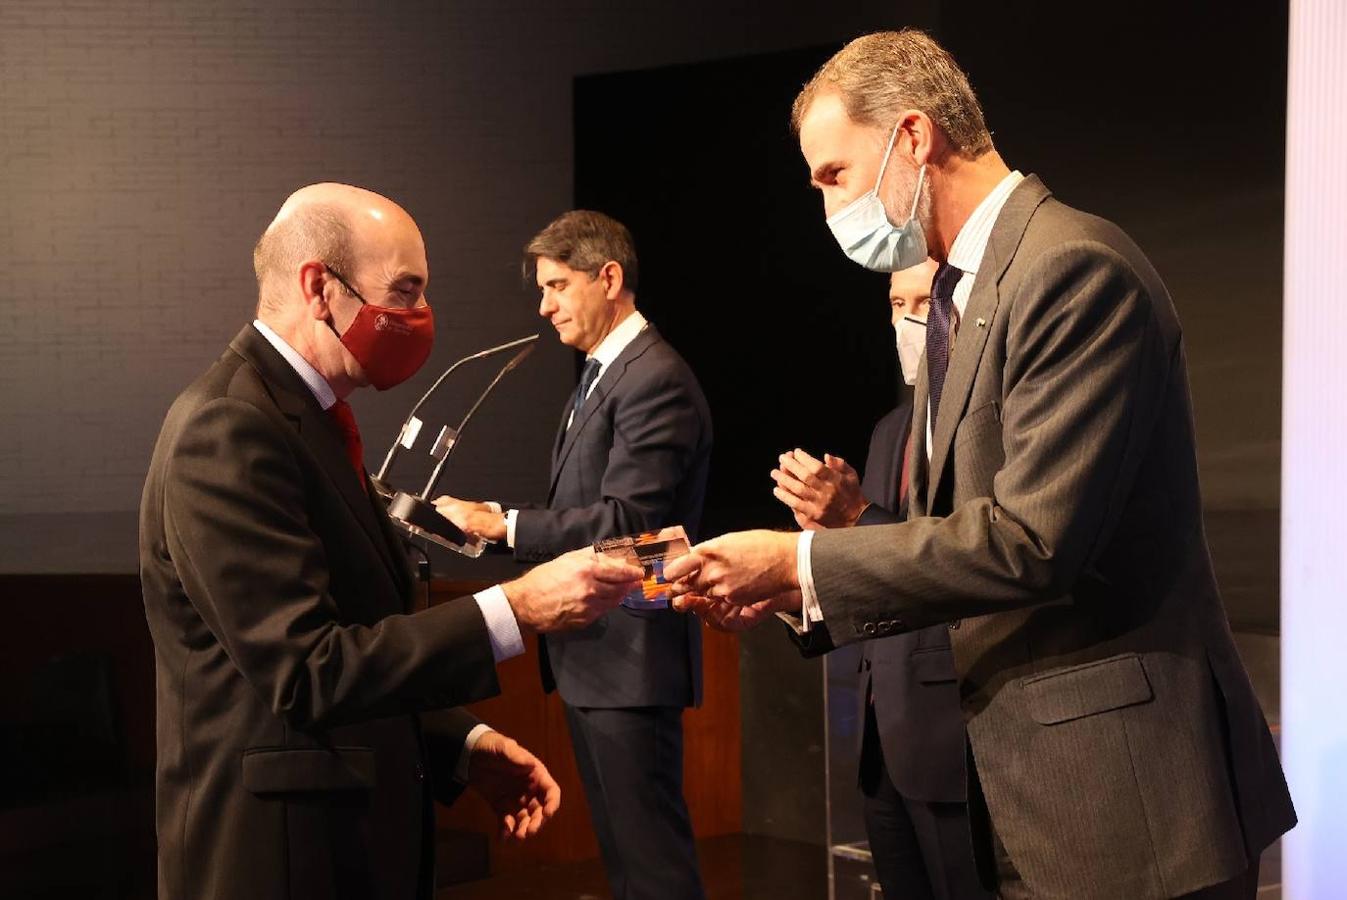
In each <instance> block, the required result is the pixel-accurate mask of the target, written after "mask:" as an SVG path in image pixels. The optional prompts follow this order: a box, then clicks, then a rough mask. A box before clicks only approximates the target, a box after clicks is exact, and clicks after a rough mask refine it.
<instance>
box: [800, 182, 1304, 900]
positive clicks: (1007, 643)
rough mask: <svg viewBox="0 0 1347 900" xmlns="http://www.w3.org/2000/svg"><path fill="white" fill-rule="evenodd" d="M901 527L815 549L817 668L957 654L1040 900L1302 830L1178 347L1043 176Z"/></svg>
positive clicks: (834, 535)
mask: <svg viewBox="0 0 1347 900" xmlns="http://www.w3.org/2000/svg"><path fill="white" fill-rule="evenodd" d="M927 396H928V393H927V385H926V378H925V371H924V369H923V373H922V377H921V379H920V380H919V382H918V384H917V394H916V409H917V416H916V420H915V421H914V423H913V427H914V428H915V429H916V433H917V434H918V435H919V436H922V438H921V439H919V440H917V441H915V442H914V444H915V446H914V448H913V453H914V457H913V464H912V482H913V483H912V490H911V509H910V511H909V518H908V521H906V522H903V523H900V524H894V525H881V526H876V527H873V528H855V529H846V530H841V531H835V532H834V531H826V532H820V533H819V534H818V536H817V537H816V539H815V540H814V544H813V573H814V578H815V582H816V587H817V590H818V596H819V602H820V605H821V607H822V609H823V614H824V621H825V623H826V626H827V627H826V629H825V630H824V631H823V632H822V633H818V634H815V633H812V632H811V634H810V636H809V640H810V642H811V644H812V646H813V649H814V650H823V649H826V648H827V647H828V646H829V645H831V644H842V643H848V642H851V641H858V640H866V639H869V638H872V637H881V636H884V635H888V634H896V633H899V632H903V631H909V630H912V629H916V628H921V627H923V626H927V625H931V624H933V623H937V622H955V621H958V620H962V621H961V622H960V623H959V624H958V627H957V628H954V629H953V630H952V631H951V634H950V637H951V644H952V645H953V649H954V657H955V665H956V669H957V674H958V677H959V683H960V694H961V702H962V705H963V710H964V718H965V720H966V722H967V727H968V736H969V740H970V742H971V745H972V750H973V755H974V758H975V759H976V763H977V774H978V777H979V780H980V784H981V788H982V790H983V792H984V793H985V796H986V800H987V805H988V808H989V810H990V813H991V817H992V819H993V821H994V823H995V827H996V829H997V831H998V833H999V834H1000V837H1001V838H1002V840H1003V841H1004V843H1005V845H1006V847H1007V849H1008V850H1009V853H1010V856H1011V858H1012V859H1013V860H1014V862H1015V863H1016V864H1017V866H1018V867H1019V869H1020V871H1021V873H1022V874H1023V876H1024V879H1025V881H1026V882H1027V884H1028V887H1029V889H1030V890H1031V891H1032V892H1033V894H1034V896H1035V897H1043V898H1049V897H1061V898H1079V897H1090V898H1118V900H1141V898H1161V897H1173V896H1177V895H1179V894H1183V893H1186V892H1189V891H1194V890H1197V889H1198V888H1201V887H1203V886H1205V885H1210V884H1213V883H1216V882H1219V881H1223V880H1225V879H1228V878H1231V877H1232V876H1234V875H1236V874H1237V873H1239V872H1241V871H1243V870H1244V869H1245V867H1246V866H1247V865H1248V863H1249V862H1250V861H1251V860H1253V859H1255V858H1256V857H1257V854H1258V853H1259V851H1260V850H1262V849H1263V848H1264V847H1266V846H1267V845H1268V844H1269V843H1271V842H1272V841H1273V840H1274V839H1275V838H1276V837H1277V835H1279V834H1281V833H1282V832H1284V831H1286V830H1287V829H1288V828H1290V827H1291V826H1292V825H1293V824H1294V822H1295V813H1294V811H1293V810H1292V807H1291V801H1290V798H1289V796H1288V794H1287V789H1286V782H1285V779H1284V778H1283V775H1282V771H1281V766H1280V763H1279V761H1278V759H1277V754H1276V750H1275V748H1274V746H1273V742H1272V738H1271V735H1270V734H1269V731H1268V727H1267V724H1266V722H1265V721H1264V719H1263V715H1262V712H1261V710H1260V709H1259V706H1258V703H1257V700H1256V699H1255V697H1254V694H1253V690H1252V688H1251V686H1250V683H1249V678H1248V675H1247V674H1246V673H1245V671H1244V668H1243V666H1242V665H1241V663H1240V660H1239V657H1238V656H1237V654H1236V651H1235V646H1234V642H1233V640H1232V637H1231V633H1230V628H1229V624H1228V622H1227V620H1226V617H1225V613H1224V610H1223V608H1222V605H1221V599H1220V595H1219V593H1218V591H1217V588H1216V580H1215V577H1214V575H1213V573H1212V567H1211V560H1210V556H1209V554H1208V550H1207V543H1206V537H1205V534H1204V532H1203V526H1202V507H1201V498H1200V496H1199V492H1198V477H1197V462H1196V453H1195V450H1194V443H1193V418H1192V409H1191V404H1190V400H1189V392H1188V380H1187V371H1186V365H1185V362H1184V352H1183V341H1182V333H1181V331H1180V328H1179V322H1178V318H1177V316H1176V315H1175V312H1174V307H1173V304H1172V303H1171V301H1170V298H1169V294H1168V292H1167V291H1166V290H1165V287H1164V285H1163V284H1162V283H1161V281H1160V277H1159V276H1158V275H1157V274H1156V272H1155V270H1154V269H1153V268H1152V267H1151V265H1150V263H1149V262H1148V261H1147V260H1146V258H1145V256H1144V255H1143V254H1142V253H1141V251H1140V250H1139V249H1138V248H1137V247H1136V245H1135V244H1133V243H1132V241H1131V240H1130V239H1129V238H1128V237H1127V236H1126V235H1125V234H1123V233H1122V232H1121V231H1120V230H1119V229H1118V228H1117V227H1115V226H1114V225H1112V224H1110V223H1108V222H1105V221H1103V220H1101V219H1098V218H1095V217H1093V216H1089V215H1086V214H1084V213H1081V212H1078V211H1076V210H1073V209H1070V208H1069V207H1067V206H1064V205H1062V204H1061V203H1058V202H1057V201H1055V200H1054V199H1052V197H1051V195H1050V194H1049V192H1048V190H1047V188H1045V187H1044V186H1043V184H1042V182H1040V181H1039V180H1038V179H1037V178H1034V177H1030V178H1028V179H1026V180H1025V181H1024V182H1022V183H1021V184H1020V185H1019V186H1018V187H1017V188H1016V189H1015V191H1014V192H1013V193H1012V194H1011V196H1010V198H1009V200H1008V201H1007V203H1006V205H1005V207H1004V208H1003V210H1002V212H1001V214H1000V216H999V218H998V219H997V221H996V225H995V227H994V229H993V231H992V234H991V238H990V240H989V242H988V245H987V250H986V254H985V255H984V257H983V259H982V262H981V265H980V268H979V269H978V273H977V279H976V281H975V283H974V287H973V292H972V295H971V297H970V298H969V302H968V306H967V309H966V310H965V312H964V315H963V317H962V325H961V327H960V332H959V336H958V341H957V344H956V346H955V347H954V352H953V354H952V356H951V360H950V368H949V372H948V375H947V378H946V381H945V388H944V394H943V397H942V400H941V409H940V415H939V417H938V419H937V422H936V426H935V429H934V434H933V441H932V456H931V461H930V464H929V465H928V464H927V448H926V446H925V441H924V435H925V433H926V410H927V406H928V404H927Z"/></svg>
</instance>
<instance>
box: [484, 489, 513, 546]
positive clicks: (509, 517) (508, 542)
mask: <svg viewBox="0 0 1347 900" xmlns="http://www.w3.org/2000/svg"><path fill="white" fill-rule="evenodd" d="M483 502H484V503H485V504H486V505H487V506H488V507H490V508H491V511H492V512H494V513H502V514H504V516H505V546H507V547H509V548H510V549H511V550H513V549H514V522H515V519H516V518H517V517H518V515H519V510H517V509H510V510H507V509H504V508H502V507H501V505H500V504H499V503H497V502H496V501H495V500H484V501H483Z"/></svg>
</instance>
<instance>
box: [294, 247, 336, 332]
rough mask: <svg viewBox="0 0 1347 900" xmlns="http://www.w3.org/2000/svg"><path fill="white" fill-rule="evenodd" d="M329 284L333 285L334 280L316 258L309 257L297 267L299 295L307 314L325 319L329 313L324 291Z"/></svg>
mask: <svg viewBox="0 0 1347 900" xmlns="http://www.w3.org/2000/svg"><path fill="white" fill-rule="evenodd" d="M329 284H333V285H335V284H336V281H335V279H333V278H330V277H329V276H328V274H327V266H325V265H323V264H322V263H321V262H319V261H318V260H316V259H311V260H309V261H307V262H305V263H304V264H303V265H302V266H300V267H299V291H300V295H301V296H302V297H303V298H304V305H305V306H306V307H307V308H308V310H309V315H311V316H313V318H315V319H326V318H327V317H328V315H329V312H328V308H327V293H326V292H327V286H328V285H329Z"/></svg>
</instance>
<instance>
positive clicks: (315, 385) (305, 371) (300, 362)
mask: <svg viewBox="0 0 1347 900" xmlns="http://www.w3.org/2000/svg"><path fill="white" fill-rule="evenodd" d="M253 327H254V328H256V329H257V330H258V332H259V333H260V334H261V335H262V337H264V338H266V339H267V343H269V344H271V346H273V347H275V348H276V352H277V353H279V354H280V355H281V356H282V357H283V358H284V359H285V361H286V362H288V363H289V364H290V368H292V369H294V370H295V374H296V375H298V376H299V377H300V378H302V379H304V383H305V384H306V385H308V386H309V390H311V391H313V398H314V399H315V400H317V401H318V405H319V406H321V407H322V408H323V409H324V410H327V409H331V408H332V404H334V403H336V402H337V395H336V394H334V393H332V385H330V384H328V383H327V379H326V378H324V377H323V376H322V375H320V374H318V370H317V369H315V368H314V367H313V366H311V365H310V364H309V361H308V360H307V359H305V358H304V357H302V356H300V355H299V351H298V350H296V349H295V348H294V347H291V346H290V345H289V344H287V343H286V342H285V338H283V337H281V336H280V335H279V334H277V333H276V332H274V331H272V330H271V326H270V325H268V324H267V323H266V322H263V321H262V320H261V319H253Z"/></svg>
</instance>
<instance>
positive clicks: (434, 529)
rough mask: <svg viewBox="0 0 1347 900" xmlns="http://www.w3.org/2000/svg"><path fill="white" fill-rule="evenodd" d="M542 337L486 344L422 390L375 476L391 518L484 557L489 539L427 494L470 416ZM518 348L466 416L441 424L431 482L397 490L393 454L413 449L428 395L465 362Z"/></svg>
mask: <svg viewBox="0 0 1347 900" xmlns="http://www.w3.org/2000/svg"><path fill="white" fill-rule="evenodd" d="M537 340H538V335H536V334H532V335H529V336H528V337H523V338H519V339H518V340H514V341H510V342H508V343H505V344H500V345H498V346H495V347H489V348H488V349H486V350H480V351H478V352H477V353H473V354H470V355H468V356H465V357H463V358H462V359H460V360H459V361H458V362H456V363H454V364H453V365H452V366H450V367H449V368H447V369H445V370H444V372H443V373H442V374H441V375H440V377H439V378H437V379H435V383H434V384H432V385H431V386H430V389H429V390H427V391H426V392H425V393H424V394H422V395H421V399H420V400H418V401H416V405H415V406H413V407H412V409H411V412H409V413H408V414H407V418H406V419H404V420H403V422H402V427H401V428H400V429H399V430H398V436H397V438H396V439H395V440H394V441H393V445H392V446H391V447H389V448H388V453H387V454H386V455H385V456H384V461H383V465H381V466H380V467H379V473H378V474H377V475H375V476H373V477H372V478H371V479H370V483H371V484H372V485H373V486H374V489H375V490H376V491H377V492H378V493H379V495H380V496H382V497H383V498H384V499H385V500H386V501H388V515H389V518H391V519H392V520H393V524H394V525H396V526H397V527H398V528H400V529H401V530H403V531H405V532H407V533H408V534H411V535H414V536H416V537H422V538H426V539H427V540H430V541H433V542H435V543H436V544H439V545H440V546H442V547H446V548H448V549H450V550H454V551H456V552H458V553H462V554H463V555H464V556H470V557H478V556H481V555H482V551H483V550H484V549H485V548H486V543H485V542H484V541H483V540H481V539H480V538H479V539H476V540H472V539H469V537H468V536H467V535H466V534H464V533H463V532H462V531H461V530H460V529H459V528H458V526H456V525H454V523H453V522H450V521H449V520H448V519H446V518H445V517H444V516H442V515H440V512H439V510H437V509H436V508H435V504H433V503H431V502H430V501H429V500H427V499H426V498H427V497H429V496H431V494H432V492H433V491H434V490H435V485H436V484H437V483H438V482H439V479H440V474H441V473H442V472H443V471H444V465H445V463H446V462H448V460H449V456H450V455H451V454H452V453H453V450H454V447H456V446H457V445H458V439H459V438H460V437H461V436H462V434H463V429H464V428H465V427H467V424H468V422H469V421H471V420H472V417H473V414H474V413H476V412H477V410H478V408H479V407H480V406H481V405H482V403H483V401H485V400H486V398H487V397H488V396H489V395H490V394H491V392H492V391H493V390H494V389H495V387H496V385H497V384H499V383H500V380H501V379H502V378H504V377H505V374H506V373H507V372H509V371H511V370H512V369H514V368H515V367H516V366H518V365H519V364H520V363H521V362H523V361H524V358H525V357H526V356H528V355H529V354H530V353H532V352H533V348H534V346H535V344H536V342H537ZM516 348H519V350H518V352H517V353H515V355H514V356H512V357H510V359H509V361H508V362H506V363H505V365H504V366H502V367H501V369H500V371H499V372H497V373H496V377H495V378H493V379H491V383H490V384H488V385H487V386H486V390H484V391H482V393H481V394H480V395H479V396H478V397H477V400H476V402H474V403H473V404H472V406H471V407H470V408H469V409H468V411H467V413H466V414H465V415H464V416H463V419H462V420H461V421H460V422H459V423H458V427H457V428H450V427H449V426H448V425H445V426H444V427H442V428H441V429H440V433H439V435H438V436H436V438H435V443H434V444H433V445H431V448H430V455H431V456H433V457H434V458H435V460H436V465H435V469H434V471H433V472H431V474H430V479H429V480H428V481H427V482H426V485H425V487H424V488H422V490H421V493H419V494H411V493H408V492H406V491H398V490H395V489H394V488H393V486H392V484H391V483H390V482H389V481H388V472H389V470H390V469H391V468H392V465H393V459H394V458H395V457H396V456H397V454H398V451H399V450H402V449H405V450H410V449H411V448H412V447H413V446H414V445H415V443H416V438H417V436H418V435H419V434H420V433H421V427H422V422H421V420H420V419H419V418H417V416H416V414H417V413H418V412H419V411H420V410H421V407H422V406H424V405H425V403H426V401H427V400H429V399H430V396H431V395H432V394H434V393H435V391H436V390H438V389H439V387H440V385H441V384H443V383H444V381H445V379H447V378H448V377H449V376H450V375H451V374H452V373H453V372H454V370H456V369H457V368H458V367H459V366H461V365H463V364H464V363H468V362H472V361H473V360H477V359H485V358H487V357H489V356H495V355H496V354H498V353H504V352H506V351H508V350H514V349H516Z"/></svg>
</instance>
